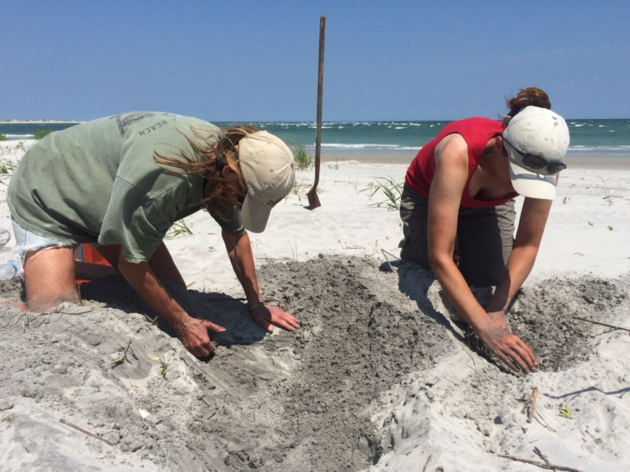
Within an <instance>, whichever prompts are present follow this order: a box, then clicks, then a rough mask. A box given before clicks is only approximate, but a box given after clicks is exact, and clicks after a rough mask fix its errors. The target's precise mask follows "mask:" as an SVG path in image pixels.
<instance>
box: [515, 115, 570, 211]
mask: <svg viewBox="0 0 630 472" xmlns="http://www.w3.org/2000/svg"><path fill="white" fill-rule="evenodd" d="M503 136H504V137H505V140H504V141H503V142H504V143H505V149H506V150H507V152H508V154H509V155H510V178H511V179H512V186H513V187H514V190H515V191H516V192H517V193H519V194H520V195H523V196H524V197H529V198H538V199H542V200H553V199H554V198H556V176H555V175H543V174H539V173H537V172H536V169H529V168H526V167H523V166H522V165H519V164H517V163H515V161H517V162H522V158H519V157H520V156H518V152H520V153H522V154H534V155H537V156H540V157H544V158H545V159H546V160H548V161H552V160H553V161H562V159H564V155H565V154H566V152H567V149H568V148H569V127H568V126H567V123H566V122H565V121H564V118H562V117H561V116H560V115H558V114H557V113H554V112H553V111H551V110H547V109H546V108H539V107H534V106H528V107H526V108H524V109H523V110H522V111H520V112H519V113H518V114H517V115H516V116H515V117H514V118H512V119H511V120H510V121H509V123H508V125H507V128H505V131H503ZM506 141H507V142H506ZM512 145H513V146H514V147H512ZM514 148H516V149H514Z"/></svg>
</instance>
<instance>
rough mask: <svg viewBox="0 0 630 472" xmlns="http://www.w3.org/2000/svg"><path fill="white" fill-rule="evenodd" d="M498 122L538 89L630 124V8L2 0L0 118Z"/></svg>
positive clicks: (570, 114) (575, 110)
mask: <svg viewBox="0 0 630 472" xmlns="http://www.w3.org/2000/svg"><path fill="white" fill-rule="evenodd" d="M322 14H324V15H326V17H327V23H326V65H325V75H324V112H323V117H324V120H445V119H460V118H465V117H468V116H487V117H491V118H494V117H496V116H497V114H498V113H503V112H505V108H504V99H503V97H504V96H505V95H513V94H515V93H517V92H518V89H519V88H523V87H528V86H538V87H540V88H542V89H543V90H545V91H546V92H547V93H548V94H549V96H550V98H551V102H552V105H553V108H554V109H555V110H556V111H557V112H558V113H560V114H562V115H563V116H565V117H567V118H630V80H629V79H630V2H628V1H595V0H593V1H575V0H574V1H558V0H547V1H528V2H524V1H502V2H498V1H448V0H445V1H440V2H437V1H432V2H424V1H396V0H389V1H368V0H366V1H344V0H336V1H330V2H327V1H317V0H312V1H299V0H291V1H264V0H259V1H253V0H252V1H238V0H236V1H217V2H215V1H158V0H153V1H118V0H108V1H101V2H96V1H94V2H90V1H69V0H64V1H59V2H55V1H29V0H21V1H5V2H2V27H1V28H0V51H1V52H0V61H1V64H2V73H0V91H1V93H0V119H8V118H17V119H39V118H53V119H80V120H85V119H93V118H98V117H101V116H107V115H112V114H117V113H120V112H124V111H132V110H159V111H169V112H174V113H180V114H184V115H191V116H196V117H199V118H203V119H207V120H209V121H301V120H308V121H313V120H315V116H316V115H315V107H316V99H317V97H316V94H317V57H318V35H319V16H320V15H322Z"/></svg>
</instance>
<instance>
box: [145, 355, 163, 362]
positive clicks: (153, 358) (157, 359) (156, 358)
mask: <svg viewBox="0 0 630 472" xmlns="http://www.w3.org/2000/svg"><path fill="white" fill-rule="evenodd" d="M147 357H148V358H149V359H151V360H152V361H159V360H160V358H159V357H158V356H147Z"/></svg>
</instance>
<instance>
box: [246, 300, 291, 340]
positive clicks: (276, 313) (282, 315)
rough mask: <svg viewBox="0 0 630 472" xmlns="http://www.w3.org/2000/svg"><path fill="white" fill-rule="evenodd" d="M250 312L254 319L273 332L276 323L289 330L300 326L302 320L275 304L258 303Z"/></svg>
mask: <svg viewBox="0 0 630 472" xmlns="http://www.w3.org/2000/svg"><path fill="white" fill-rule="evenodd" d="M250 312H251V314H252V318H253V319H254V321H255V322H256V323H258V324H259V325H260V326H262V327H263V328H264V329H265V330H267V331H269V332H270V333H272V332H273V326H274V325H275V326H279V327H280V328H284V329H286V330H287V331H293V330H294V329H296V328H299V327H300V322H299V321H298V320H297V319H295V318H294V317H293V316H292V315H290V314H289V313H286V312H284V311H282V310H281V309H280V308H278V307H275V306H268V305H265V304H264V303H258V304H256V305H254V306H253V307H252V308H251V309H250Z"/></svg>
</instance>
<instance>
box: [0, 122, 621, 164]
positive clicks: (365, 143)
mask: <svg viewBox="0 0 630 472" xmlns="http://www.w3.org/2000/svg"><path fill="white" fill-rule="evenodd" d="M208 121H211V120H208ZM450 122H451V121H450V120H441V121H409V120H406V121H326V122H324V123H322V152H323V153H328V154H330V153H339V154H353V153H361V154H411V153H415V152H417V151H418V150H419V149H420V148H421V147H422V146H424V145H425V144H426V143H427V142H429V141H431V140H432V139H433V138H435V137H436V136H437V135H438V133H439V131H440V130H441V129H442V128H443V127H444V126H445V125H446V124H448V123H450ZM213 123H215V124H216V125H218V126H220V127H222V128H229V127H230V126H233V125H235V124H243V123H248V124H252V125H254V126H256V127H258V128H259V129H261V130H267V131H269V132H270V133H272V134H275V135H277V136H278V137H280V138H281V139H283V140H285V141H286V142H287V143H288V144H289V145H291V144H293V143H295V142H300V143H302V144H303V145H304V147H305V148H306V150H307V151H308V152H314V151H315V134H316V124H315V122H311V121H295V122H292V121H283V122H239V123H237V122H218V121H217V122H213ZM76 124H77V122H54V121H47V122H35V121H33V122H21V123H19V122H0V134H3V135H5V136H6V137H7V139H9V140H17V141H19V140H23V139H31V138H32V137H33V133H35V132H36V131H37V130H52V131H60V130H63V129H66V128H69V127H71V126H75V125H76ZM567 125H568V126H569V131H570V133H571V145H570V146H569V151H568V155H574V156H613V157H621V156H624V157H630V119H581V120H578V119H567Z"/></svg>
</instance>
